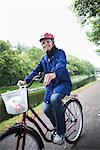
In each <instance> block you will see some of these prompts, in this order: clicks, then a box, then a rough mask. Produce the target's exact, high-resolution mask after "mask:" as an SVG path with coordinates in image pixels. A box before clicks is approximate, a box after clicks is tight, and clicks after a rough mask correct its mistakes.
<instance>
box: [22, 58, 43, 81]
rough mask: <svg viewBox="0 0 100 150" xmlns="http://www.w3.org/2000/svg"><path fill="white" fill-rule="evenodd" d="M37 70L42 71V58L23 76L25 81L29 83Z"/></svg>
mask: <svg viewBox="0 0 100 150" xmlns="http://www.w3.org/2000/svg"><path fill="white" fill-rule="evenodd" d="M39 72H43V66H42V60H41V61H40V62H39V63H38V65H37V66H36V67H35V69H33V70H32V72H31V73H30V74H29V75H28V76H27V77H25V79H24V80H25V81H26V83H29V82H30V81H31V80H32V78H33V77H35V76H36V75H37V74H38V73H39Z"/></svg>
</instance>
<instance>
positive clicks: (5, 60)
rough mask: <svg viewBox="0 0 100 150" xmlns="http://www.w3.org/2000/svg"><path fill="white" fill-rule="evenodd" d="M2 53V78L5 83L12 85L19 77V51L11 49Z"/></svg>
mask: <svg viewBox="0 0 100 150" xmlns="http://www.w3.org/2000/svg"><path fill="white" fill-rule="evenodd" d="M1 54H2V55H0V80H1V81H3V83H4V84H5V85H11V84H12V83H13V82H15V81H16V79H17V78H18V77H19V71H20V63H19V59H18V57H17V53H16V52H15V51H13V50H11V49H8V50H5V51H3V52H2V53H1Z"/></svg>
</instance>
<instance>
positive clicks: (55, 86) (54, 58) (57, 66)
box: [25, 47, 72, 103]
mask: <svg viewBox="0 0 100 150" xmlns="http://www.w3.org/2000/svg"><path fill="white" fill-rule="evenodd" d="M66 64H67V60H66V55H65V52H64V51H63V50H61V49H58V48H56V47H54V48H53V49H52V53H51V54H48V53H46V54H45V56H44V57H43V58H42V59H41V61H40V62H39V64H38V65H37V66H36V68H35V69H33V71H32V72H31V73H30V74H29V75H28V76H27V77H26V78H25V81H26V82H27V83H29V82H30V81H31V80H32V78H33V77H34V76H36V75H37V74H38V73H39V72H44V74H47V73H52V72H55V73H56V79H54V80H52V82H51V83H50V84H49V85H48V86H46V90H45V96H44V101H45V102H46V103H49V102H50V96H51V94H52V93H63V94H65V95H70V92H71V90H72V83H71V80H70V77H69V74H68V70H67V69H66Z"/></svg>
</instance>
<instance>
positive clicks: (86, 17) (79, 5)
mask: <svg viewBox="0 0 100 150" xmlns="http://www.w3.org/2000/svg"><path fill="white" fill-rule="evenodd" d="M74 10H75V12H76V13H77V16H78V17H79V18H80V21H81V24H82V25H86V24H88V25H90V24H91V28H92V29H91V32H87V36H88V38H89V40H90V41H92V42H94V43H95V44H96V45H100V1H99V0H75V1H74Z"/></svg>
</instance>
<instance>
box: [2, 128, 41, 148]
mask: <svg viewBox="0 0 100 150" xmlns="http://www.w3.org/2000/svg"><path fill="white" fill-rule="evenodd" d="M22 134H23V133H21V131H20V129H17V128H16V129H11V130H8V131H7V132H6V133H5V134H3V135H2V136H1V137H0V148H1V149H2V150H16V146H17V141H18V137H19V136H20V138H21V139H20V141H19V146H18V150H22V143H23V142H22V141H23V135H22ZM24 150H41V148H40V147H39V142H38V140H37V139H36V135H35V134H34V133H32V132H31V130H28V129H26V138H25V147H24Z"/></svg>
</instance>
